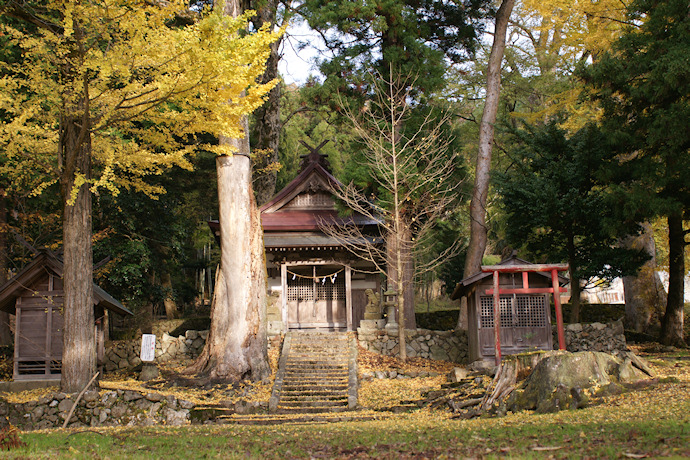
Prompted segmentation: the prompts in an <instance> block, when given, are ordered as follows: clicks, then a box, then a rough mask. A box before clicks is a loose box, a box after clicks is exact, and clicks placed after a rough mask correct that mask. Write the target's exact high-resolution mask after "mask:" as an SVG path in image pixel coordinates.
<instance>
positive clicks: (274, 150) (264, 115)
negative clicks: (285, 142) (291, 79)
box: [251, 0, 282, 206]
mask: <svg viewBox="0 0 690 460" xmlns="http://www.w3.org/2000/svg"><path fill="white" fill-rule="evenodd" d="M277 3H278V2H277V0H267V1H265V2H261V3H260V4H257V5H256V7H255V9H256V10H257V14H256V16H255V17H254V19H253V20H252V22H253V24H254V27H255V28H256V29H259V28H260V27H261V26H262V25H264V24H271V25H275V23H276V10H277V8H278V5H277ZM281 41H282V39H280V40H276V41H275V42H273V43H272V44H271V54H270V56H269V58H268V61H267V62H266V70H265V71H264V74H263V76H262V77H261V79H260V81H259V83H261V84H264V83H268V82H270V81H272V80H274V79H276V78H278V61H280V54H279V51H280V43H281ZM253 115H254V126H253V128H252V133H251V139H252V146H253V150H254V152H255V153H256V151H257V150H260V151H262V155H260V157H259V158H257V159H256V160H255V164H254V170H255V173H254V181H253V182H254V183H253V185H254V196H255V197H256V201H257V203H258V205H259V206H261V205H262V204H264V203H266V202H267V201H268V200H269V199H271V198H272V197H273V195H274V194H275V190H276V177H277V171H276V170H274V169H272V168H268V169H266V168H267V166H269V165H271V164H275V163H278V145H279V144H280V129H281V124H280V85H275V86H274V87H273V89H272V90H271V91H270V92H269V93H268V98H267V99H266V102H265V103H264V105H262V106H261V107H260V108H259V109H257V110H256V111H255V112H254V114H253ZM257 172H258V174H257Z"/></svg>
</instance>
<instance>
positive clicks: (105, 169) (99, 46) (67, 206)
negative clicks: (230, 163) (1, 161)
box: [0, 0, 278, 392]
mask: <svg viewBox="0 0 690 460" xmlns="http://www.w3.org/2000/svg"><path fill="white" fill-rule="evenodd" d="M0 9H1V12H2V13H3V14H5V15H7V16H10V17H13V18H16V19H18V20H19V21H15V22H13V23H12V24H14V25H11V24H10V23H5V24H4V26H3V30H2V33H3V34H6V35H8V36H10V37H11V38H12V40H13V43H14V45H15V46H16V47H18V48H19V49H21V52H22V55H23V60H22V62H21V65H18V64H17V63H3V65H4V68H3V75H5V76H4V77H3V78H2V80H0V94H2V97H1V98H0V111H2V113H3V115H4V118H3V122H2V126H0V146H1V148H2V151H3V154H4V155H7V156H12V157H14V158H18V159H19V160H20V161H19V162H20V163H21V162H22V161H21V159H27V161H28V159H29V158H31V157H32V156H34V155H39V154H46V153H49V154H53V155H54V158H55V161H54V163H53V165H52V169H51V171H50V173H51V174H50V177H51V180H50V181H45V182H44V183H43V184H42V186H41V187H38V188H37V189H36V193H40V192H41V191H43V190H45V189H46V187H48V186H50V185H51V183H59V185H60V190H61V194H62V199H63V205H64V208H63V210H64V214H63V251H64V264H65V272H64V289H65V297H64V320H65V327H64V331H63V336H64V348H63V362H62V388H63V391H67V392H75V391H78V390H80V389H81V388H82V387H84V386H85V384H86V383H87V382H88V381H89V380H90V378H91V376H92V375H93V373H94V371H95V367H96V353H95V341H94V328H93V324H94V316H93V308H92V300H91V299H92V249H91V195H92V194H93V193H102V192H105V191H107V192H110V193H114V194H117V192H118V190H120V189H121V188H123V187H124V188H127V189H135V190H140V191H142V192H144V193H146V194H149V195H151V196H155V195H156V194H160V193H163V192H164V191H163V190H161V189H159V188H156V187H152V186H149V185H147V184H146V182H145V176H147V175H151V174H161V173H162V172H163V171H164V170H165V169H167V168H170V167H173V166H179V167H182V168H190V167H191V165H190V163H189V161H188V160H187V159H186V155H188V154H190V153H191V152H192V151H193V150H194V149H195V148H199V147H200V145H198V143H197V140H196V137H197V135H198V134H199V133H206V134H212V135H214V136H216V137H220V136H226V137H231V138H237V137H241V136H242V129H241V125H240V120H241V118H242V116H244V115H246V114H248V113H250V112H251V111H252V110H254V109H255V108H256V107H258V106H259V105H261V104H262V102H263V98H264V96H265V94H266V93H267V92H268V91H269V90H270V88H271V87H272V86H273V83H268V84H263V85H260V84H256V83H255V82H256V80H257V78H258V77H259V76H260V75H261V74H262V73H263V70H264V65H265V62H266V59H267V57H268V53H269V45H270V43H271V42H273V41H274V40H276V38H277V36H278V35H277V33H276V32H273V31H270V30H268V29H262V30H259V31H256V32H255V33H252V34H242V35H240V34H239V33H238V31H240V30H244V29H245V28H246V23H247V20H248V17H249V15H250V13H247V14H244V15H242V16H240V17H238V18H232V17H228V16H224V15H222V14H221V13H220V12H216V11H215V10H214V11H209V12H206V13H205V14H203V15H201V17H199V18H195V17H193V13H191V12H189V11H188V10H187V8H186V4H185V2H184V1H181V0H169V1H166V2H150V1H145V0H94V1H89V2H81V1H78V0H60V1H58V0H47V1H40V2H39V1H35V2H34V1H14V0H11V1H7V2H3V4H2V6H1V7H0ZM180 18H184V20H180ZM201 147H204V148H208V149H211V150H217V151H218V153H227V152H226V150H227V149H228V148H229V147H227V146H201ZM27 164H28V163H27Z"/></svg>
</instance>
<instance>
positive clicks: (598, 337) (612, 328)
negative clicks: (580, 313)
mask: <svg viewBox="0 0 690 460" xmlns="http://www.w3.org/2000/svg"><path fill="white" fill-rule="evenodd" d="M624 332H625V331H624V328H623V321H621V320H619V321H615V322H613V323H608V324H604V323H584V324H581V323H573V324H568V325H566V326H565V348H566V350H568V351H571V352H576V351H603V352H609V353H610V352H613V351H625V350H627V349H628V346H627V343H626V341H625V333H624ZM553 343H554V349H557V348H558V332H557V330H556V328H555V327H554V328H553Z"/></svg>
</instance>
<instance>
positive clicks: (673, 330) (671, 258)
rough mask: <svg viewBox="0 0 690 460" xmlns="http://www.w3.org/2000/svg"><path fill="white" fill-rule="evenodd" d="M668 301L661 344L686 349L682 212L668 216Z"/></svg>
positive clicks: (662, 326)
mask: <svg viewBox="0 0 690 460" xmlns="http://www.w3.org/2000/svg"><path fill="white" fill-rule="evenodd" d="M668 247H669V254H668V272H669V273H668V274H669V277H668V299H667V303H666V313H665V314H664V317H663V319H662V320H661V337H660V340H661V343H663V344H664V345H673V346H676V347H685V345H686V344H685V341H684V339H683V307H684V297H685V296H684V290H685V289H684V288H685V286H684V284H685V257H684V252H685V234H684V232H683V215H682V213H681V212H677V213H672V214H670V215H669V216H668Z"/></svg>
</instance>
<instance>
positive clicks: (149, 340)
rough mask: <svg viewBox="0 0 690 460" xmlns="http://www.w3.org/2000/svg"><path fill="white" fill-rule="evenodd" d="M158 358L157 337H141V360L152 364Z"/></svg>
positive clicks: (144, 335)
mask: <svg viewBox="0 0 690 460" xmlns="http://www.w3.org/2000/svg"><path fill="white" fill-rule="evenodd" d="M155 356H156V336H155V335H154V334H142V335H141V360H142V361H144V362H151V361H153V358H155Z"/></svg>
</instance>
